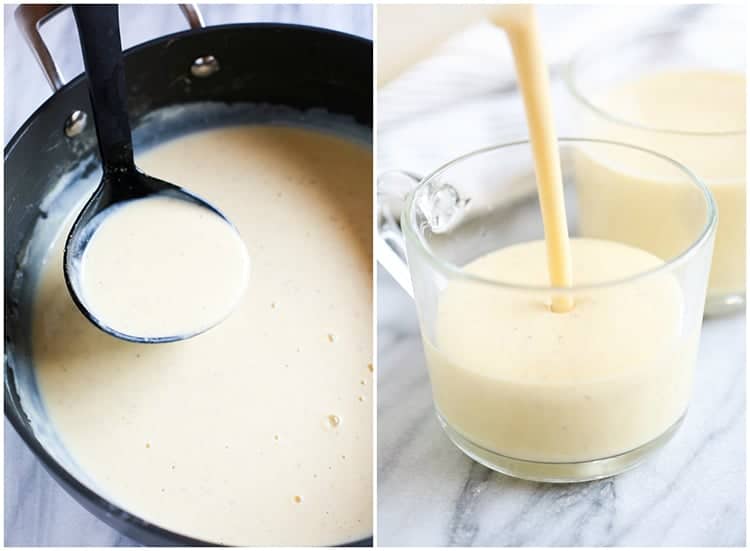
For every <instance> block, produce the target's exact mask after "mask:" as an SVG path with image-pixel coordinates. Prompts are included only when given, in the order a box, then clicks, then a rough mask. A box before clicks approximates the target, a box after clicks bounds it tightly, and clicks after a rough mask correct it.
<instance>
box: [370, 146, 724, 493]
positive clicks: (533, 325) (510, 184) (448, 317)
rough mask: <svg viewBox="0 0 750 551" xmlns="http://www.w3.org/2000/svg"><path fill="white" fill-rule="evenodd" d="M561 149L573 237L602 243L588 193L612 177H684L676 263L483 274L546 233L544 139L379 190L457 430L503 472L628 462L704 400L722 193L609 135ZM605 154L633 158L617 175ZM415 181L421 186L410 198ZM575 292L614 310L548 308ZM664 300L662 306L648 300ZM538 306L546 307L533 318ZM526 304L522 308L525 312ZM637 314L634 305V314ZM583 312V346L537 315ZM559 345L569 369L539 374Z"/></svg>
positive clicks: (397, 269)
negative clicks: (588, 216)
mask: <svg viewBox="0 0 750 551" xmlns="http://www.w3.org/2000/svg"><path fill="white" fill-rule="evenodd" d="M560 152H561V160H562V169H563V178H564V185H565V198H566V209H567V213H568V221H569V226H570V234H571V236H572V237H582V238H585V237H591V236H590V235H588V234H587V233H586V230H585V229H584V228H583V227H582V226H581V225H580V220H581V217H582V215H585V213H583V212H582V210H581V209H585V208H586V206H585V205H583V204H582V203H581V197H582V194H581V192H582V191H583V192H584V193H585V194H591V195H593V196H594V198H596V199H599V200H606V197H599V195H601V194H604V195H606V194H607V193H608V192H609V190H608V188H607V187H605V186H597V185H596V183H597V182H600V181H602V180H603V179H607V178H610V177H611V173H612V171H622V170H627V167H639V166H642V165H643V164H648V165H654V166H657V165H658V166H659V168H660V170H662V171H664V173H666V174H669V176H670V182H671V184H670V185H673V186H676V187H679V188H680V189H679V191H678V195H679V197H680V200H679V201H673V202H672V203H671V206H670V211H669V213H667V215H666V216H665V217H664V224H663V227H662V231H663V232H664V233H669V234H670V235H671V237H672V238H671V239H670V240H668V243H669V244H670V245H671V249H669V250H663V249H662V250H660V255H663V256H661V258H662V259H663V263H661V262H658V261H657V266H656V267H651V268H649V269H648V270H646V271H643V272H639V273H630V274H623V276H622V277H619V278H616V279H614V280H611V281H589V282H587V283H586V285H577V284H576V286H574V287H572V288H567V289H559V288H558V289H555V288H552V287H550V286H546V285H519V284H518V283H517V282H516V283H508V282H504V281H503V280H502V278H500V279H498V280H495V279H485V278H483V277H479V276H477V275H476V273H470V272H469V271H467V269H466V265H467V264H468V263H471V262H472V261H475V260H476V259H478V258H480V257H483V256H484V255H486V254H488V253H490V252H492V251H496V250H498V249H501V248H505V247H509V246H512V245H515V244H518V243H524V242H528V241H533V240H540V239H543V235H544V233H543V226H542V220H541V214H540V209H539V203H538V198H537V194H536V187H535V186H536V184H535V177H534V164H533V158H532V152H531V148H530V146H529V144H528V142H516V143H510V144H505V145H501V146H496V147H490V148H487V149H483V150H479V151H475V152H473V153H470V154H468V155H465V156H463V157H460V158H458V159H456V160H454V161H452V162H450V163H448V164H446V165H445V166H443V167H441V168H440V169H438V170H436V171H435V172H433V173H432V174H430V175H429V176H427V177H426V178H423V179H421V180H419V179H418V178H416V177H415V176H414V175H407V177H401V178H400V179H399V178H396V177H395V176H393V174H392V173H388V174H385V175H383V176H381V178H379V184H378V194H379V200H378V205H379V221H378V225H379V237H378V240H377V248H378V253H377V254H378V260H379V261H380V262H381V264H383V266H384V267H385V268H386V269H387V270H388V271H389V272H391V273H392V274H393V275H394V277H395V278H396V280H397V281H399V282H400V283H401V284H402V285H403V286H404V288H405V289H407V291H409V292H412V291H413V295H412V296H413V297H414V299H415V303H416V306H417V311H418V315H419V320H420V327H421V333H422V338H423V343H424V349H425V356H426V359H427V365H428V369H429V374H430V381H431V385H432V391H433V398H434V403H435V409H436V411H437V415H438V417H439V419H440V422H441V424H442V426H443V428H444V429H445V432H446V433H447V434H448V436H449V437H450V439H451V440H452V441H453V442H454V443H455V444H456V446H458V447H459V448H460V449H461V450H462V451H464V452H465V453H466V454H467V455H469V456H470V457H472V458H474V459H475V460H477V461H479V462H480V463H482V464H484V465H486V466H488V467H490V468H492V469H494V470H497V471H499V472H502V473H505V474H508V475H511V476H515V477H519V478H524V479H530V480H540V481H548V482H571V481H582V480H592V479H597V478H603V477H607V476H611V475H614V474H617V473H619V472H622V471H624V470H627V469H629V468H631V467H633V466H635V465H636V464H638V463H639V462H640V461H641V460H642V459H643V458H645V457H646V456H647V455H648V454H649V453H650V452H652V451H653V450H655V449H657V448H659V447H661V446H662V445H663V444H664V443H665V442H666V441H667V440H668V439H669V438H670V436H671V435H672V434H673V433H674V431H675V430H676V428H677V427H678V425H679V424H680V421H681V420H682V418H683V416H684V415H685V412H686V410H687V407H688V402H689V399H690V394H691V387H692V375H693V370H694V366H695V361H696V353H697V347H698V340H699V333H700V328H701V323H702V318H703V308H704V302H705V296H706V287H707V281H708V273H709V266H710V260H711V254H712V250H713V240H714V234H715V229H716V211H715V205H714V202H713V199H712V197H711V194H710V193H709V192H708V190H707V188H706V186H705V185H704V184H703V183H702V182H701V181H700V180H699V179H698V178H697V177H696V176H694V175H693V174H692V173H691V172H690V171H689V170H688V169H687V168H685V167H684V166H683V165H681V164H680V163H677V162H676V161H673V160H670V159H669V158H667V157H664V156H662V155H660V154H657V153H653V152H650V151H648V150H645V149H641V148H638V147H633V146H627V145H623V144H618V143H614V142H606V141H597V140H578V139H561V140H560ZM592 158H595V159H597V163H596V164H595V165H592V164H591V159H592ZM602 158H609V159H615V160H616V161H617V163H625V167H623V166H621V165H620V164H615V165H613V166H612V167H610V168H609V169H608V168H607V167H605V166H603V165H601V164H600V160H601V159H602ZM402 174H406V173H402ZM417 180H419V181H418V183H417ZM404 182H409V187H413V186H414V185H415V184H416V187H413V189H411V190H410V191H409V193H408V195H406V194H405V191H406V189H405V187H406V186H404V185H403V184H404ZM399 200H403V203H401V204H399ZM398 210H400V211H401V212H400V217H399V216H398V214H399V213H398ZM664 242H667V240H666V239H664ZM404 252H405V253H406V254H405V256H406V258H408V270H409V272H410V278H409V277H408V274H407V272H406V264H405V262H404ZM574 255H575V249H574ZM574 260H575V258H574ZM545 279H546V274H545ZM576 281H577V280H576V275H575V273H574V283H575V282H576ZM457 289H460V290H461V292H462V294H460V295H456V294H455V291H456V290H457ZM649 293H651V294H650V295H649ZM559 294H568V295H570V296H571V297H572V298H573V300H574V301H575V302H576V303H577V304H585V303H586V302H587V301H588V302H592V301H593V302H596V301H602V304H606V305H608V306H607V307H606V308H605V309H604V311H602V310H599V311H597V312H594V313H593V314H591V315H589V314H586V312H587V309H586V308H580V309H577V308H574V309H573V311H572V313H569V314H555V313H552V312H551V311H549V309H548V308H547V305H548V304H549V302H550V298H551V296H552V295H559ZM457 296H460V301H457V299H456V297H457ZM649 296H651V297H654V298H655V300H654V301H653V302H652V301H650V300H648V299H644V298H643V297H649ZM633 297H635V298H633ZM665 297H669V298H668V299H666V298H665ZM632 300H635V302H632ZM579 301H582V302H579ZM639 301H640V302H639ZM527 306H529V307H531V308H532V309H535V310H534V313H533V315H531V316H529V315H527V313H526V314H524V312H526V310H527ZM509 308H510V310H508V309H509ZM514 308H515V309H517V312H518V315H515V313H513V315H512V316H511V317H510V318H509V316H508V311H513V309H514ZM624 309H629V312H630V314H629V315H627V316H624V315H621V314H622V312H623V311H624ZM513 312H515V311H513ZM495 314H497V315H496V316H495ZM579 315H581V316H587V315H588V316H589V317H588V318H587V319H585V320H584V322H585V323H586V325H585V326H580V325H579V326H578V327H579V328H580V327H585V331H583V333H582V334H581V333H579V335H578V336H577V337H573V338H572V340H569V341H563V340H556V339H561V338H562V337H561V335H563V334H564V333H565V331H562V332H561V333H560V335H557V334H553V333H552V332H549V331H546V330H540V326H539V325H538V323H537V322H539V320H546V321H545V323H546V322H550V323H552V324H553V325H554V324H557V323H562V324H565V323H568V322H571V323H578V321H576V318H575V317H576V316H579ZM559 316H563V317H559ZM564 316H573V317H572V318H570V319H567V320H566V319H565V317H564ZM457 320H458V321H457ZM509 320H510V321H509ZM644 320H645V321H648V323H645V322H644ZM579 321H580V320H579ZM655 328H656V329H655ZM527 339H528V340H527ZM550 339H552V340H553V341H554V342H552V343H551V342H550ZM545 345H546V346H557V347H558V349H557V352H556V353H555V354H556V356H555V358H559V359H556V360H555V367H554V370H553V375H555V374H558V373H559V375H560V376H554V377H552V379H545V377H546V376H541V377H540V378H538V379H535V375H534V374H533V373H532V372H533V370H534V366H535V362H536V361H538V360H539V358H541V357H542V356H539V354H538V352H539V350H540V349H541V348H542V347H543V346H545ZM592 366H593V367H592ZM558 368H559V372H558V371H557V370H558ZM568 372H570V373H571V374H572V375H571V376H570V377H568V375H566V374H565V373H568ZM529 373H531V375H529Z"/></svg>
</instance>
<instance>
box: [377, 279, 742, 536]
mask: <svg viewBox="0 0 750 551" xmlns="http://www.w3.org/2000/svg"><path fill="white" fill-rule="evenodd" d="M378 291H379V293H378V308H379V311H380V313H381V316H380V320H379V324H378V335H379V343H378V376H379V379H378V544H379V545H382V546H391V545H398V546H409V545H418V546H426V545H428V546H443V545H456V546H472V545H474V546H500V545H502V546H662V545H664V546H666V545H669V546H679V545H685V546H687V545H689V546H741V545H743V544H744V542H745V367H744V366H745V345H744V335H745V317H744V315H736V316H733V317H727V318H723V319H713V320H706V321H705V323H704V329H703V334H702V338H701V344H700V352H699V360H698V366H697V369H696V381H695V389H694V397H693V400H692V402H691V406H690V411H689V413H688V416H687V418H686V419H685V422H684V424H683V426H682V427H681V428H680V430H679V431H678V433H677V435H676V436H675V438H674V439H673V440H672V441H671V442H669V443H668V444H667V446H666V447H665V448H664V449H663V450H661V451H660V452H659V453H658V454H657V455H656V456H655V457H653V458H651V459H650V460H648V461H647V462H646V463H644V464H643V465H641V466H640V467H638V468H637V469H635V470H633V471H630V472H628V473H625V474H622V475H620V476H617V477H614V478H610V479H605V480H601V481H596V482H590V483H584V484H562V485H557V484H540V483H533V482H525V481H521V480H515V479H512V478H509V477H506V476H503V475H501V474H498V473H494V472H492V471H490V470H489V469H486V468H485V467H482V466H481V465H479V464H477V463H475V462H474V461H472V460H470V459H469V458H468V457H466V456H464V455H463V454H462V453H461V452H460V451H459V450H458V449H457V448H455V447H454V446H453V444H452V443H451V442H450V441H449V440H448V437H447V436H445V435H444V434H443V432H442V429H441V428H440V425H439V423H438V421H437V418H436V417H435V414H434V411H433V407H432V398H431V394H430V386H429V377H428V375H427V370H426V367H425V365H424V357H423V353H422V344H421V340H420V338H419V329H418V325H417V320H416V313H415V311H414V305H413V303H412V301H411V299H410V298H409V297H408V296H407V295H406V293H404V292H403V291H402V290H401V289H400V288H399V287H398V286H397V284H396V283H395V282H394V281H393V280H392V279H391V278H390V276H389V275H388V274H387V273H385V271H383V270H382V269H381V270H380V271H379V274H378Z"/></svg>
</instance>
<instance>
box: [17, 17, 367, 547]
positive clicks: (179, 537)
mask: <svg viewBox="0 0 750 551" xmlns="http://www.w3.org/2000/svg"><path fill="white" fill-rule="evenodd" d="M254 29H270V30H292V31H295V30H296V31H301V32H303V33H309V34H311V35H312V34H315V35H321V34H323V35H329V36H333V37H339V38H345V39H347V40H350V41H354V42H358V43H360V44H363V45H369V46H370V48H372V40H369V39H366V38H362V37H360V36H356V35H353V34H349V33H344V32H341V31H335V30H331V29H325V28H321V27H313V26H310V25H299V24H290V23H230V24H225V25H214V26H208V27H203V28H201V29H195V30H186V31H180V32H177V33H172V34H168V35H164V36H161V37H157V38H154V39H152V40H149V41H147V42H144V43H141V44H137V45H135V46H133V47H131V48H128V49H127V50H125V52H124V55H125V56H128V55H130V54H132V53H136V52H139V51H141V50H145V49H148V48H151V47H154V46H158V45H160V44H162V43H164V42H169V41H170V40H174V39H180V38H185V37H190V36H196V35H200V34H210V33H216V32H221V31H226V30H248V31H251V30H254ZM85 78H86V77H85V75H84V74H83V73H81V74H79V75H77V76H76V77H74V78H72V79H71V80H70V81H68V82H67V83H65V84H64V85H63V86H62V87H61V88H60V89H59V90H57V91H55V92H54V93H53V94H52V95H51V96H50V97H49V98H47V99H46V100H45V101H44V102H43V103H42V104H41V105H40V106H39V107H37V109H35V110H34V112H33V113H32V114H31V115H30V116H29V117H28V118H27V119H26V120H25V121H24V123H23V124H22V125H21V127H20V128H19V129H18V130H17V131H16V132H15V133H14V134H13V137H11V139H10V140H9V141H8V144H7V145H6V146H5V148H4V160H6V161H7V159H8V156H9V155H11V154H12V153H13V150H14V149H15V146H16V145H17V144H18V142H19V141H20V140H21V139H22V138H23V136H24V135H25V134H26V132H27V131H28V129H29V128H30V127H31V125H32V124H34V122H35V121H36V119H37V118H38V117H39V116H40V114H41V113H42V112H44V111H45V110H46V109H48V108H49V105H50V104H51V103H52V102H53V101H57V100H58V99H59V96H60V94H64V93H65V92H67V91H68V90H70V89H71V88H73V87H74V86H77V85H80V83H81V82H82V81H83V80H84V79H85ZM8 317H9V314H8V300H7V297H6V305H5V319H6V321H7V320H8ZM10 342H11V338H10V334H9V331H8V324H7V323H6V327H5V360H4V363H5V377H4V386H5V389H4V411H5V417H6V418H7V419H8V420H9V421H10V423H11V425H12V426H13V428H14V430H15V431H16V433H17V434H18V435H19V436H20V437H21V439H22V440H23V441H24V443H25V444H26V446H27V447H28V448H29V449H30V450H31V452H32V453H33V454H34V455H35V456H36V457H37V459H38V460H39V461H40V462H41V463H42V465H43V466H44V468H45V469H46V470H48V471H50V472H51V474H52V475H53V478H58V479H60V480H62V481H63V482H64V484H60V485H61V486H62V487H63V489H64V490H65V491H66V492H68V493H70V492H71V490H70V489H69V488H68V487H67V486H70V488H72V490H73V491H75V492H77V493H78V494H79V495H80V496H81V497H82V498H84V499H85V500H86V501H87V502H88V503H89V504H91V505H92V506H94V507H96V508H97V509H99V510H101V511H104V512H105V513H106V514H107V515H108V516H116V517H119V518H121V519H122V520H123V521H124V522H125V523H126V524H130V525H133V526H134V527H136V528H138V529H139V530H143V531H145V532H148V533H150V534H151V535H154V536H155V537H157V538H159V539H161V540H164V541H169V542H170V545H175V546H190V547H217V546H220V544H217V543H213V542H207V541H203V540H200V539H196V538H192V537H190V536H185V535H183V534H179V533H177V532H173V531H171V530H168V529H166V528H162V527H160V526H158V525H156V524H153V523H151V522H148V521H147V520H145V519H143V518H141V517H139V516H137V515H133V514H131V513H129V512H128V511H126V510H125V509H123V508H121V507H119V506H118V505H115V504H114V503H112V502H110V501H109V500H107V499H106V498H104V497H103V496H102V495H100V494H99V493H98V492H96V491H95V490H93V489H92V488H89V486H87V485H86V484H84V483H83V482H81V481H80V480H78V478H76V477H75V476H74V475H72V474H71V473H70V472H68V471H67V469H65V468H64V467H63V466H62V465H61V464H60V463H58V462H57V460H56V459H55V458H53V457H52V456H51V455H50V454H49V453H48V452H47V450H46V449H45V448H44V447H43V446H42V445H41V443H40V442H39V440H37V438H36V437H35V436H34V435H33V434H32V433H31V431H30V430H29V428H28V427H27V425H26V423H25V422H24V421H23V420H22V419H21V416H20V414H19V411H22V410H21V409H20V407H19V408H14V407H13V406H12V405H11V404H14V403H18V404H20V398H19V397H18V395H17V394H15V397H14V392H13V391H12V390H11V388H10V386H9V380H8V379H9V375H10V376H11V377H12V373H13V366H12V365H11V363H12V354H9V353H8V351H9V349H12V347H11V346H10ZM58 483H59V482H58ZM66 485H67V486H66ZM372 545H373V538H372V536H370V537H369V538H364V539H362V540H357V541H354V542H350V543H344V544H341V545H340V546H341V547H371V546H372Z"/></svg>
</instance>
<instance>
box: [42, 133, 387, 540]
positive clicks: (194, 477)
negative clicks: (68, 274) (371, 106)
mask: <svg viewBox="0 0 750 551" xmlns="http://www.w3.org/2000/svg"><path fill="white" fill-rule="evenodd" d="M137 161H138V163H139V166H141V167H142V168H143V169H144V170H145V171H147V172H148V173H150V174H154V175H158V176H159V177H161V178H164V179H166V180H169V181H174V182H180V183H182V184H183V185H185V186H186V187H188V188H189V189H191V190H194V191H195V192H196V193H198V194H200V195H201V196H203V197H205V198H206V199H208V200H209V201H211V202H212V203H213V204H215V205H216V206H217V207H218V208H220V209H221V210H222V211H223V212H225V213H226V214H227V216H228V217H229V218H230V219H231V220H232V221H233V222H234V224H235V225H236V227H237V229H238V231H239V233H240V235H241V237H242V239H243V241H244V242H245V243H246V244H247V247H248V250H249V254H250V257H251V258H252V259H253V269H252V278H251V284H250V286H249V287H248V289H247V292H246V293H245V294H244V295H243V297H242V299H241V301H240V303H239V305H238V306H237V308H236V309H235V310H234V312H233V313H232V314H231V315H230V316H229V318H227V319H226V320H225V321H224V322H222V323H221V324H220V325H218V326H217V327H215V328H214V329H212V330H211V331H208V332H206V333H204V334H202V335H199V336H197V337H194V338H192V339H189V340H186V341H182V342H178V343H172V344H161V345H139V344H133V343H129V342H125V341H122V340H119V339H116V338H114V337H111V336H109V335H107V334H105V333H103V332H101V331H99V330H98V329H96V328H95V327H94V326H93V325H92V324H91V323H89V322H88V321H87V320H86V319H85V318H84V317H83V316H82V315H81V314H80V312H79V311H78V310H77V308H76V307H75V306H74V304H73V302H72V301H71V299H70V297H69V295H68V292H67V289H66V287H65V283H64V281H63V271H62V246H63V241H64V236H65V231H66V229H67V228H62V229H61V233H60V236H59V238H58V242H57V244H56V245H55V247H54V248H53V249H52V250H51V251H50V253H49V256H48V258H47V261H46V266H45V267H44V270H43V273H42V275H41V281H40V284H39V287H38V290H37V293H36V301H35V304H34V318H33V334H32V338H33V361H34V366H35V370H36V375H37V377H38V382H39V386H40V390H41V394H42V396H43V398H44V403H45V406H46V409H47V412H48V413H49V416H50V418H51V420H52V422H53V423H54V425H55V427H56V429H57V430H58V431H59V434H60V436H61V438H62V441H63V443H64V444H65V445H66V446H67V448H68V450H69V452H70V454H71V455H72V456H73V458H74V459H75V461H76V462H77V463H78V464H79V465H80V467H81V469H83V471H85V473H86V474H87V476H88V477H89V478H90V479H92V480H93V482H94V484H95V485H96V486H97V487H98V488H99V490H100V491H102V492H103V493H104V494H105V495H106V496H108V497H109V498H110V499H112V500H114V502H115V503H117V504H119V505H120V506H122V507H124V508H125V509H126V510H127V511H129V512H130V513H132V514H135V515H138V516H140V517H142V518H145V519H147V520H148V521H149V522H152V523H154V524H156V525H158V526H161V527H163V528H167V529H170V530H172V531H176V532H179V533H181V534H186V535H189V536H192V537H196V538H201V539H204V540H208V541H211V542H217V543H226V544H234V545H315V544H318V545H321V544H322V545H330V544H340V543H345V542H350V541H354V540H357V539H360V538H362V537H365V536H368V535H369V534H371V533H372V382H373V374H372V364H371V362H372V348H371V346H372V345H371V342H372V330H371V327H372V298H371V296H372V295H371V294H372V249H371V247H372V244H371V240H372V230H371V222H372V218H371V212H372V199H371V197H372V195H371V194H372V187H371V178H372V155H371V153H370V151H369V150H368V149H366V148H364V147H362V146H360V145H357V144H355V143H353V142H350V141H347V140H344V139H341V138H338V137H333V136H331V135H327V134H322V133H318V132H313V131H307V130H302V129H293V128H284V127H263V126H255V127H253V126H248V127H236V128H228V129H220V130H212V131H207V132H201V133H197V134H193V135H189V136H187V137H184V138H180V139H177V140H175V141H172V142H168V143H166V144H164V145H162V146H160V147H158V148H156V149H154V150H153V151H150V152H148V153H147V154H145V155H143V156H140V157H139V158H138V159H137ZM141 306H142V307H144V308H150V307H151V305H141Z"/></svg>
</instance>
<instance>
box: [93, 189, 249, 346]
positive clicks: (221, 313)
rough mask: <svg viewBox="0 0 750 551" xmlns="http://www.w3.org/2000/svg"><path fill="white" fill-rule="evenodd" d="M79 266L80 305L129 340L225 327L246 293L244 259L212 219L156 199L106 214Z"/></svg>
mask: <svg viewBox="0 0 750 551" xmlns="http://www.w3.org/2000/svg"><path fill="white" fill-rule="evenodd" d="M111 210H112V212H111V213H110V214H107V213H103V214H104V215H105V216H106V217H105V218H104V219H103V221H102V223H101V224H100V225H99V227H98V228H97V229H96V231H95V232H94V235H93V236H92V238H91V240H90V241H89V243H88V245H87V246H86V249H85V250H84V254H83V258H82V261H81V287H82V291H83V292H82V298H83V300H84V301H85V303H86V306H87V308H88V310H89V311H90V312H92V313H93V314H94V315H95V316H96V317H97V318H98V319H99V320H100V321H102V322H103V323H105V324H106V325H107V326H108V327H110V328H112V329H115V330H116V331H119V332H120V333H123V334H125V335H128V336H135V337H150V338H155V337H174V336H181V335H194V334H196V333H199V332H201V331H204V330H206V329H208V328H210V327H213V326H214V325H216V324H217V323H219V322H220V321H222V320H223V319H224V318H225V317H226V316H227V315H229V313H230V312H231V311H232V310H233V309H234V307H235V306H236V305H237V302H238V301H239V300H240V298H241V297H242V294H243V293H244V292H245V289H246V288H247V282H248V275H249V274H248V272H249V264H250V263H249V259H248V256H247V250H246V248H245V245H244V243H242V240H241V239H240V237H239V235H237V232H236V231H235V230H234V228H232V226H231V225H230V224H228V223H227V222H226V221H225V220H224V219H223V218H221V217H220V216H218V215H217V214H215V213H214V212H212V211H210V210H208V209H206V208H204V207H201V206H199V205H196V204H195V203H192V202H188V201H183V200H180V199H177V198H174V197H169V196H163V195H156V196H153V197H150V198H148V199H138V200H134V201H128V202H126V203H123V204H121V205H118V206H116V207H115V208H113V209H111Z"/></svg>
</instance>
